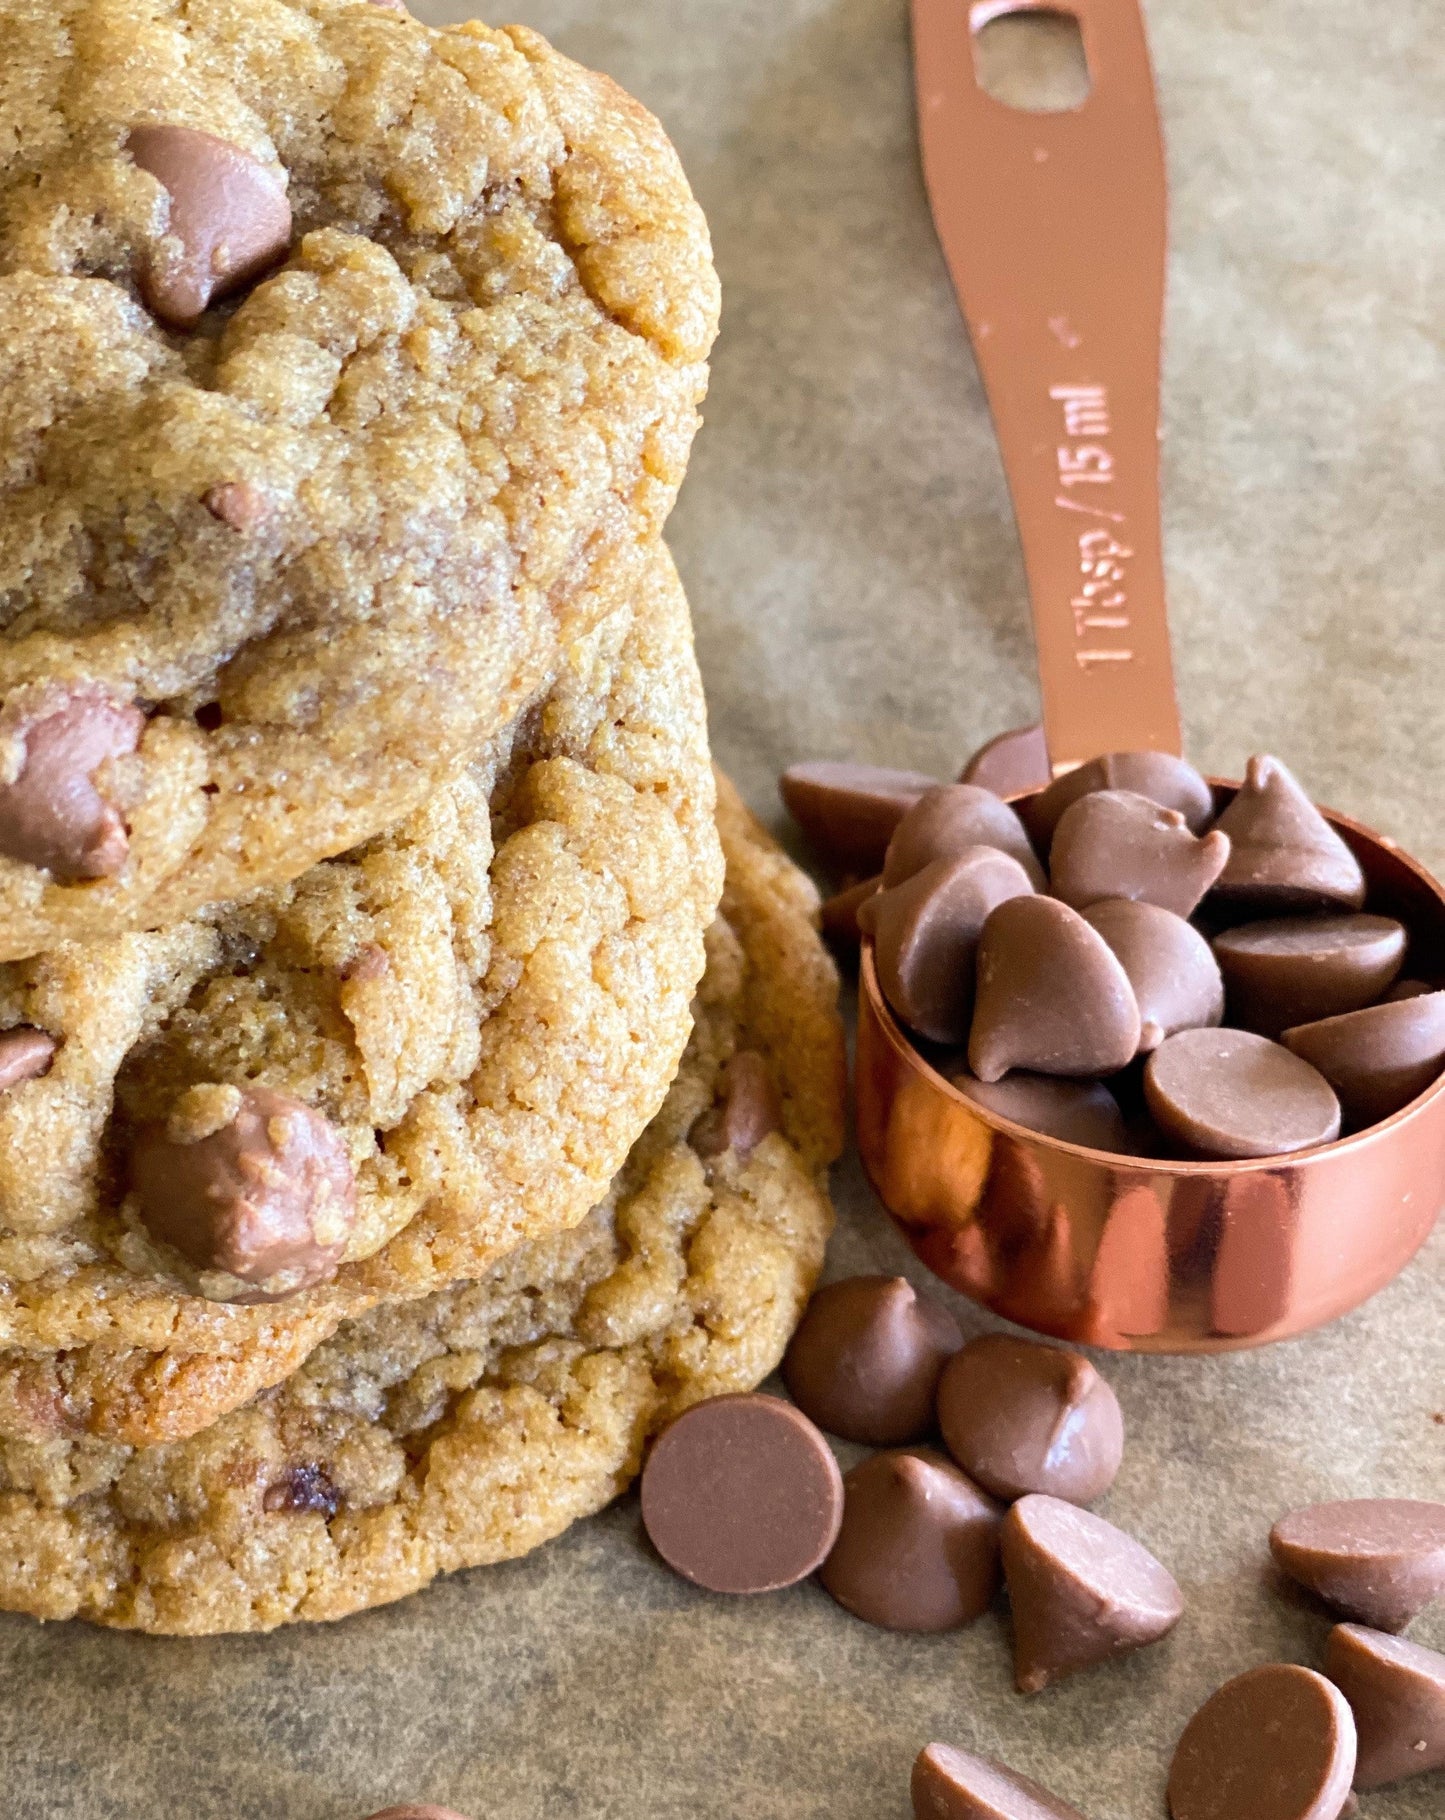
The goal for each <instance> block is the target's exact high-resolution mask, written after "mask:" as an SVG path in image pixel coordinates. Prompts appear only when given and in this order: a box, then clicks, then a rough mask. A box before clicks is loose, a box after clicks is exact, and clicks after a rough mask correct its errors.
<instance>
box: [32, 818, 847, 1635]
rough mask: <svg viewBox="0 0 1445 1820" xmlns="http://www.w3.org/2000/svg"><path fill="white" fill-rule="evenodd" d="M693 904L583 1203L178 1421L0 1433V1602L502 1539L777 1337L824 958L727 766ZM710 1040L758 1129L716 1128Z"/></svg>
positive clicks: (304, 1601) (600, 1473)
mask: <svg viewBox="0 0 1445 1820" xmlns="http://www.w3.org/2000/svg"><path fill="white" fill-rule="evenodd" d="M719 821H720V825H721V830H722V836H723V844H724V848H725V850H726V854H727V862H728V879H727V887H726V891H725V895H724V899H723V907H722V911H721V914H720V916H719V918H718V920H717V922H716V923H715V924H714V925H713V927H712V929H711V931H710V932H709V935H708V942H707V946H708V966H707V971H706V974H705V975H704V977H703V980H702V983H701V986H700V988H699V991H698V995H697V999H696V1003H695V1006H694V1022H693V1030H692V1036H691V1039H690V1041H689V1044H688V1048H687V1052H686V1054H685V1056H684V1058H683V1062H682V1066H681V1069H680V1071H679V1073H678V1075H677V1078H676V1080H675V1081H674V1083H673V1086H672V1089H671V1091H670V1093H669V1094H668V1097H667V1100H666V1102H665V1104H664V1105H663V1107H662V1109H661V1110H660V1111H659V1113H658V1115H657V1117H656V1118H655V1119H654V1120H653V1122H652V1123H651V1125H650V1126H649V1127H648V1128H647V1130H646V1131H645V1133H644V1134H643V1135H642V1137H641V1138H640V1139H639V1140H638V1142H637V1143H636V1145H635V1146H634V1147H633V1150H632V1152H631V1154H630V1156H629V1157H628V1158H627V1160H626V1162H625V1164H624V1166H623V1168H622V1169H621V1171H620V1173H619V1174H618V1176H617V1179H616V1180H615V1181H614V1182H613V1184H612V1186H611V1189H610V1191H609V1193H608V1195H607V1196H606V1198H605V1199H604V1200H603V1201H602V1203H601V1205H600V1206H599V1207H598V1208H597V1209H596V1210H595V1211H594V1212H593V1213H592V1214H591V1215H590V1216H589V1217H588V1218H587V1219H586V1220H585V1221H584V1222H583V1223H582V1224H581V1225H580V1226H578V1227H576V1228H574V1229H573V1230H572V1231H570V1232H568V1233H565V1234H563V1235H560V1236H554V1237H552V1238H550V1239H548V1240H545V1241H541V1242H539V1243H536V1244H532V1245H529V1246H526V1247H523V1248H522V1249H520V1250H518V1251H515V1252H513V1253H512V1254H511V1255H510V1256H509V1257H507V1258H506V1259H505V1260H503V1261H502V1262H501V1263H500V1264H499V1265H498V1266H496V1268H495V1269H494V1270H493V1271H492V1273H491V1274H490V1275H489V1276H488V1277H487V1278H486V1279H485V1280H483V1281H480V1282H474V1283H465V1284H459V1285H455V1286H453V1287H451V1288H449V1289H446V1290H443V1291H441V1292H440V1293H438V1294H435V1295H433V1296H430V1297H428V1298H426V1299H425V1300H421V1301H415V1302H410V1303H404V1304H398V1305H393V1306H388V1307H383V1308H378V1309H376V1310H374V1311H372V1312H371V1313H369V1314H367V1315H365V1316H363V1317H362V1318H360V1319H358V1320H354V1321H351V1322H348V1323H347V1324H346V1325H345V1326H344V1327H343V1328H342V1329H341V1330H340V1331H339V1332H338V1333H336V1334H335V1335H334V1337H332V1338H331V1339H330V1340H328V1341H327V1343H326V1344H325V1345H323V1346H322V1347H320V1348H319V1349H318V1350H317V1351H316V1352H315V1353H314V1354H313V1355H312V1357H311V1358H310V1359H309V1360H308V1361H307V1363H306V1364H305V1365H304V1366H303V1367H302V1368H301V1369H300V1370H298V1371H297V1372H296V1373H295V1374H294V1375H293V1376H291V1377H290V1378H288V1379H287V1380H286V1382H285V1383H284V1384H281V1385H279V1386H278V1387H276V1388H275V1389H272V1390H270V1391H267V1392H265V1393H264V1394H263V1395H261V1396H259V1397H257V1398H256V1399H255V1400H254V1401H253V1402H252V1403H250V1404H249V1405H248V1406H247V1407H245V1408H244V1409H241V1410H237V1411H234V1412H233V1413H231V1414H230V1415H228V1416H226V1417H225V1418H224V1419H223V1420H221V1421H219V1422H217V1423H216V1424H215V1425H214V1426H213V1427H211V1428H208V1429H206V1430H205V1431H204V1432H203V1433H200V1434H198V1435H195V1436H194V1437H192V1438H191V1439H189V1440H186V1441H183V1442H178V1443H174V1444H172V1445H168V1446H161V1447H151V1448H140V1449H136V1448H131V1447H125V1446H119V1445H114V1444H109V1443H105V1442H100V1441H96V1440H52V1441H48V1442H34V1441H32V1442H26V1441H17V1440H11V1441H9V1442H5V1443H3V1444H0V1605H3V1606H5V1607H8V1608H10V1609H13V1610H19V1611H25V1612H30V1613H32V1614H34V1615H35V1616H37V1617H42V1618H68V1617H84V1618H88V1619H92V1620H94V1621H96V1622H99V1623H103V1624H109V1625H116V1626H120V1627H125V1628H131V1629H139V1630H148V1631H161V1632H184V1633H201V1632H212V1631H231V1630H267V1629H270V1628H272V1627H273V1626H275V1625H279V1624H284V1623H288V1622H291V1621H294V1620H298V1619H321V1618H338V1617H341V1616H343V1615H344V1614H346V1613H348V1612H353V1611H359V1610H362V1609H363V1608H365V1607H367V1606H371V1605H377V1604H381V1603H383V1602H385V1601H387V1600H391V1599H396V1598H400V1597H402V1596H403V1595H404V1594H406V1593H409V1592H412V1591H414V1590H416V1589H417V1588H418V1587H420V1586H422V1585H424V1584H425V1583H426V1582H427V1581H428V1580H430V1579H432V1578H433V1577H434V1576H435V1575H436V1574H438V1573H443V1572H450V1571H453V1570H455V1569H457V1568H461V1567H469V1566H476V1565H479V1564H482V1563H485V1562H492V1561H499V1560H503V1559H505V1558H507V1557H510V1556H514V1555H519V1554H523V1553H525V1552H526V1551H528V1550H529V1549H532V1548H535V1547H537V1546H538V1545H539V1544H540V1543H542V1542H545V1541H547V1540H548V1539H549V1538H551V1537H553V1536H555V1535H557V1534H559V1533H560V1532H561V1531H562V1530H563V1529H565V1528H566V1527H567V1526H568V1525H569V1524H570V1523H572V1522H573V1521H575V1520H576V1519H577V1518H578V1517H581V1516H583V1515H586V1514H588V1513H589V1512H591V1511H594V1510H597V1509H599V1508H600V1507H601V1506H602V1505H603V1504H605V1503H606V1502H608V1500H609V1499H611V1498H612V1497H614V1496H615V1495H616V1494H617V1493H618V1492H619V1491H621V1490H622V1488H623V1487H624V1486H625V1485H626V1484H627V1483H628V1482H629V1481H630V1480H631V1478H632V1477H633V1476H634V1475H635V1474H636V1472H637V1470H638V1468H639V1465H640V1463H641V1457H642V1452H643V1448H644V1446H645V1443H646V1441H647V1438H648V1437H649V1436H650V1435H651V1434H653V1433H655V1432H656V1431H657V1430H658V1429H659V1428H660V1427H661V1426H662V1425H663V1424H665V1423H666V1422H667V1421H668V1420H669V1419H670V1418H671V1417H673V1416H674V1415H676V1414H677V1413H679V1412H680V1411H681V1410H682V1409H684V1408H686V1407H687V1406H688V1405H689V1404H690V1403H692V1402H695V1401H696V1400H698V1399H699V1398H701V1397H706V1396H713V1395H717V1394H720V1393H722V1392H725V1391H732V1390H741V1389H744V1388H748V1387H751V1386H753V1385H755V1384H757V1383H758V1382H760V1381H761V1380H762V1379H763V1378H764V1377H765V1376H766V1375H767V1373H768V1372H769V1371H770V1370H771V1369H772V1368H773V1366H774V1365H775V1364H776V1363H777V1361H778V1360H779V1358H780V1357H781V1355H782V1351H783V1348H784V1346H785V1345H786V1343H787V1340H788V1338H789V1336H790V1334H791V1332H792V1329H793V1327H794V1325H795V1324H796V1322H797V1319H798V1317H799V1315H800V1314H801V1312H802V1309H803V1306H804V1304H805V1302H806V1300H807V1297H808V1295H809V1293H810V1292H811V1289H812V1287H813V1284H814V1282H815V1280H816V1278H817V1275H818V1271H819V1269H820V1267H821V1264H822V1258H823V1249H824V1245H825V1242H826V1239H827V1236H828V1233H829V1230H830V1227H831V1224H832V1211H831V1207H830V1204H829V1202H828V1198H827V1193H826V1188H825V1171H826V1165H827V1163H828V1162H829V1161H830V1160H831V1159H832V1158H833V1157H834V1156H836V1155H837V1154H838V1152H839V1150H840V1149H841V1147H842V1140H843V1043H842V1031H841V1026H840V1024H839V1020H838V1015H837V1009H836V999H837V978H836V974H835V973H834V970H833V967H832V964H831V962H830V961H829V960H828V958H827V956H826V954H825V953H824V951H823V949H822V947H821V944H820V943H819V941H818V939H817V937H816V935H815V934H814V931H813V918H814V915H815V913H816V908H817V899H816V894H815V893H814V891H813V889H812V887H811V885H810V884H809V883H808V882H807V881H806V880H805V879H804V878H803V877H802V875H801V874H800V873H798V872H797V871H796V869H795V868H794V867H793V866H792V865H791V864H790V863H789V862H788V861H787V860H786V859H784V857H783V856H782V855H781V853H780V852H779V851H778V850H777V849H776V847H774V846H773V844H772V843H771V841H770V840H769V839H768V837H767V836H766V835H765V834H763V832H762V831H761V829H760V828H759V827H758V826H757V824H756V823H755V822H753V820H752V819H751V817H750V816H748V814H747V812H746V811H745V810H744V809H743V808H742V807H741V805H740V804H739V802H738V801H737V798H736V797H735V796H734V795H733V793H732V791H731V790H730V788H729V787H728V786H727V785H726V784H724V785H723V786H722V789H721V800H720V804H719ZM739 1051H744V1052H748V1054H749V1055H750V1056H751V1058H752V1060H753V1061H754V1063H756V1061H757V1058H758V1057H761V1059H762V1062H763V1064H764V1065H765V1068H766V1074H767V1077H768V1079H769V1080H770V1081H771V1084H772V1087H773V1089H774V1090H775V1092H776V1095H777V1101H778V1128H777V1129H775V1130H773V1131H772V1132H771V1134H770V1135H767V1136H764V1137H762V1139H761V1141H760V1142H758V1143H757V1144H756V1148H753V1149H752V1150H751V1151H750V1152H744V1150H742V1149H741V1148H739V1147H736V1146H735V1147H732V1148H728V1149H725V1150H723V1151H722V1152H721V1153H717V1151H716V1142H715V1141H713V1142H708V1141H705V1139H704V1137H703V1135H701V1134H705V1133H707V1132H708V1131H709V1129H710V1127H711V1126H712V1125H713V1123H714V1122H715V1121H716V1119H717V1115H718V1108H719V1102H720V1099H721V1097H722V1095H723V1094H724V1092H725V1086H726V1082H727V1080H728V1078H729V1071H728V1064H729V1063H730V1061H731V1059H732V1058H733V1057H734V1056H736V1055H737V1054H738V1052H739Z"/></svg>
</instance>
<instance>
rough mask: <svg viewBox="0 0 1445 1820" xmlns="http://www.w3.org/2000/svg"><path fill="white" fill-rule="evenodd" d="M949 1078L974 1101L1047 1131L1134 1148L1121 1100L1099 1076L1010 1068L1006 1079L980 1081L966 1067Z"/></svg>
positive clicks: (1090, 1145) (1089, 1145) (1086, 1143)
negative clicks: (1066, 1075)
mask: <svg viewBox="0 0 1445 1820" xmlns="http://www.w3.org/2000/svg"><path fill="white" fill-rule="evenodd" d="M949 1079H950V1080H951V1081H952V1082H953V1084H954V1086H955V1087H957V1089H958V1091H959V1092H960V1093H961V1094H963V1095H964V1096H965V1098H967V1099H970V1100H972V1101H973V1102H974V1103H975V1105H978V1106H983V1107H984V1108H986V1109H987V1110H988V1111H989V1112H996V1113H998V1114H999V1115H1000V1116H1001V1117H1003V1118H1006V1119H1012V1120H1013V1122H1014V1123H1015V1124H1016V1125H1024V1126H1026V1127H1027V1128H1028V1130H1030V1131H1038V1132H1041V1133H1042V1134H1043V1135H1044V1136H1045V1137H1052V1138H1059V1139H1061V1140H1062V1141H1063V1142H1064V1143H1065V1144H1081V1145H1082V1146H1083V1147H1084V1149H1086V1150H1108V1151H1112V1152H1114V1153H1115V1154H1116V1155H1121V1156H1122V1155H1127V1154H1128V1153H1129V1152H1130V1151H1131V1150H1132V1148H1133V1146H1132V1144H1131V1143H1130V1141H1129V1133H1128V1129H1127V1127H1126V1126H1125V1124H1124V1115H1123V1113H1122V1112H1120V1110H1119V1102H1118V1101H1117V1100H1116V1099H1115V1098H1114V1096H1113V1094H1112V1093H1110V1091H1109V1089H1108V1088H1107V1087H1105V1086H1104V1085H1103V1084H1102V1083H1101V1082H1099V1081H1070V1080H1064V1079H1062V1078H1060V1077H1059V1076H1057V1075H1049V1074H1023V1073H1020V1072H1017V1071H1016V1072H1015V1073H1013V1074H1006V1075H1005V1076H1004V1078H1003V1079H1002V1080H1001V1081H980V1080H976V1079H975V1078H974V1076H973V1075H971V1074H969V1073H968V1072H967V1071H966V1070H960V1071H959V1072H958V1073H956V1074H951V1075H950V1076H949Z"/></svg>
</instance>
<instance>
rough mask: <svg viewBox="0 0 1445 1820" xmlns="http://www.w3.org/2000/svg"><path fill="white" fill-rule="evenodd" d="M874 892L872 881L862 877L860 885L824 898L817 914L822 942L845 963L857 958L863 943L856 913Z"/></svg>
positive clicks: (873, 880)
mask: <svg viewBox="0 0 1445 1820" xmlns="http://www.w3.org/2000/svg"><path fill="white" fill-rule="evenodd" d="M877 889H878V880H877V879H876V878H865V879H864V880H863V881H862V883H861V884H857V885H849V887H848V889H847V890H846V891H838V892H835V893H834V895H833V896H832V897H829V898H825V899H824V901H823V906H822V909H821V910H819V912H818V922H819V925H820V927H821V928H822V931H823V939H824V941H826V942H827V943H828V945H829V947H831V948H832V949H833V950H834V952H835V953H836V954H838V955H839V956H840V957H842V958H844V959H847V960H856V959H857V958H858V949H859V946H860V945H861V943H862V940H863V930H862V928H861V927H860V925H859V922H858V913H859V911H860V910H861V909H862V908H863V905H864V903H865V901H866V900H867V899H868V898H870V897H872V896H873V894H874V893H875V892H876V891H877Z"/></svg>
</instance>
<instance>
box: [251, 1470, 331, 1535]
mask: <svg viewBox="0 0 1445 1820" xmlns="http://www.w3.org/2000/svg"><path fill="white" fill-rule="evenodd" d="M341 1504H342V1498H341V1493H340V1492H339V1491H338V1490H337V1489H336V1487H335V1485H333V1484H332V1482H331V1478H330V1476H329V1474H328V1473H327V1472H326V1469H325V1468H324V1467H322V1466H318V1465H316V1464H315V1463H314V1462H312V1461H307V1462H305V1463H304V1464H302V1465H299V1466H288V1467H287V1468H286V1470H285V1472H283V1473H282V1474H281V1476H280V1477H279V1478H276V1479H273V1480H272V1481H271V1483H270V1484H269V1485H268V1486H267V1487H266V1492H265V1496H264V1497H263V1498H262V1499H261V1505H262V1508H263V1509H265V1510H269V1511H272V1512H276V1511H290V1512H293V1513H299V1512H304V1511H314V1512H316V1513H318V1514H319V1515H321V1516H323V1517H325V1518H326V1520H327V1521H328V1522H330V1520H331V1518H332V1517H334V1516H335V1515H336V1513H337V1511H338V1510H340V1509H341Z"/></svg>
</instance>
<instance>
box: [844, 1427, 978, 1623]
mask: <svg viewBox="0 0 1445 1820" xmlns="http://www.w3.org/2000/svg"><path fill="white" fill-rule="evenodd" d="M1002 1521H1003V1512H1002V1511H1001V1510H1000V1509H999V1507H998V1506H997V1505H996V1504H995V1503H994V1502H993V1500H992V1499H991V1498H987V1497H985V1496H984V1494H983V1493H982V1492H981V1491H980V1490H979V1489H978V1487H977V1486H976V1485H975V1484H973V1483H972V1481H971V1480H969V1479H966V1478H965V1477H964V1475H963V1474H962V1473H961V1472H960V1471H959V1470H958V1468H957V1467H956V1466H955V1465H954V1464H953V1462H952V1461H951V1460H946V1459H945V1458H944V1457H943V1455H942V1454H940V1453H934V1452H933V1451H932V1450H931V1449H919V1450H917V1451H916V1452H895V1453H877V1454H874V1455H873V1456H872V1457H871V1458H870V1459H867V1460H864V1461H863V1463H862V1464H861V1465H860V1466H855V1467H854V1468H853V1470H852V1472H850V1473H849V1474H848V1475H847V1476H846V1478H845V1479H844V1480H843V1526H842V1528H841V1529H840V1530H839V1531H838V1540H837V1541H836V1542H835V1543H834V1544H833V1550H832V1553H831V1554H830V1555H829V1556H828V1559H827V1560H826V1561H825V1562H824V1563H823V1567H822V1572H821V1574H820V1576H819V1577H820V1578H821V1580H822V1582H823V1585H824V1586H825V1587H826V1588H827V1589H828V1591H829V1592H830V1593H831V1594H832V1595H833V1597H834V1598H835V1599H836V1600H837V1601H838V1603H839V1604H840V1605H841V1606H843V1607H844V1608H845V1609H846V1610H848V1611H851V1612H852V1613H853V1615H854V1617H857V1618H862V1619H863V1620H864V1621H865V1622H866V1623H869V1624H878V1625H881V1626H883V1628H884V1629H886V1630H921V1631H936V1630H956V1629H957V1628H958V1627H959V1626H960V1625H962V1624H971V1623H972V1622H973V1620H974V1619H975V1618H977V1617H979V1616H981V1615H982V1613H984V1612H985V1611H987V1610H988V1607H989V1603H990V1601H991V1600H992V1598H993V1595H994V1593H995V1591H996V1590H997V1588H998V1583H999V1566H998V1532H999V1524H1000V1523H1001V1522H1002Z"/></svg>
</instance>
